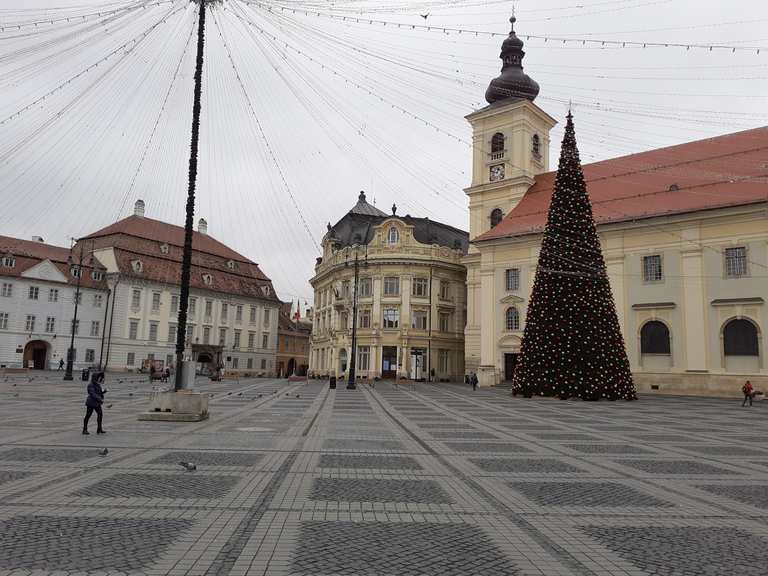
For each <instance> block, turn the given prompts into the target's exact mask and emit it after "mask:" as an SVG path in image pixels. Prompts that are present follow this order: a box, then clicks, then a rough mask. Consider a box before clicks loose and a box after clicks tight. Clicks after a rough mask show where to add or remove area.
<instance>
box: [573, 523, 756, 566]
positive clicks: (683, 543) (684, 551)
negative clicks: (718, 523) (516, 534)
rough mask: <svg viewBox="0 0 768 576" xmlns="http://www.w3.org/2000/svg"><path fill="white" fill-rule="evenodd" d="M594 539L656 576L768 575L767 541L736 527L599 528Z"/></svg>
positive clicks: (591, 531)
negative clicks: (767, 567) (767, 568)
mask: <svg viewBox="0 0 768 576" xmlns="http://www.w3.org/2000/svg"><path fill="white" fill-rule="evenodd" d="M582 530H583V531H584V532H586V533H587V534H589V535H590V536H591V537H592V538H594V539H595V540H597V541H598V542H600V543H601V544H602V545H604V546H606V547H607V548H609V549H610V550H612V551H614V552H616V553H617V554H619V555H620V556H621V557H622V558H623V559H625V560H627V561H629V562H632V563H633V564H634V565H636V566H637V567H639V568H640V569H642V570H644V571H645V573H647V574H652V575H654V576H656V575H658V576H724V575H726V574H733V575H737V574H738V575H739V576H765V574H766V566H767V565H768V563H766V555H765V550H766V546H768V541H766V540H764V539H762V538H759V537H757V536H755V535H754V534H751V533H749V532H746V531H742V530H738V529H736V530H735V529H733V528H702V527H674V528H669V527H663V526H638V527H616V528H614V527H595V526H587V527H584V528H582Z"/></svg>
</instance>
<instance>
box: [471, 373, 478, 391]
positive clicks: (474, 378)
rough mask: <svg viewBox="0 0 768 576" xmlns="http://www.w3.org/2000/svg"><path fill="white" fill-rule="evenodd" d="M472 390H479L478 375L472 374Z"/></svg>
mask: <svg viewBox="0 0 768 576" xmlns="http://www.w3.org/2000/svg"><path fill="white" fill-rule="evenodd" d="M472 390H477V374H475V373H474V372H473V373H472Z"/></svg>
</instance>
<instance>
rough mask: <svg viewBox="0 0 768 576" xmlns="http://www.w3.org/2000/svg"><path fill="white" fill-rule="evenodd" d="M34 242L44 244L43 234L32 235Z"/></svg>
mask: <svg viewBox="0 0 768 576" xmlns="http://www.w3.org/2000/svg"><path fill="white" fill-rule="evenodd" d="M32 242H39V243H40V244H44V243H45V240H43V237H42V236H32Z"/></svg>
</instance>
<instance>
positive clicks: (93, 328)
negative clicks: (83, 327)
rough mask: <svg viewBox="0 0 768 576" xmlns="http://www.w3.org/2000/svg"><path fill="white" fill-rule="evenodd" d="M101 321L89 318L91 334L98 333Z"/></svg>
mask: <svg viewBox="0 0 768 576" xmlns="http://www.w3.org/2000/svg"><path fill="white" fill-rule="evenodd" d="M100 329H101V323H100V322H99V321H98V320H91V336H98V335H99V334H100Z"/></svg>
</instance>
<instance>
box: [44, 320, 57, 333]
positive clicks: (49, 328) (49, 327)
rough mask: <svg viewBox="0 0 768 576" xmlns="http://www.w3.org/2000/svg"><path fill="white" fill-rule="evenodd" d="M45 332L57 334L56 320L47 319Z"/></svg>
mask: <svg viewBox="0 0 768 576" xmlns="http://www.w3.org/2000/svg"><path fill="white" fill-rule="evenodd" d="M45 331H46V332H48V333H53V332H56V318H54V317H53V316H48V318H46V319H45Z"/></svg>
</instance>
